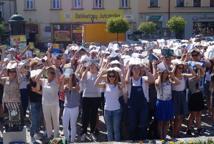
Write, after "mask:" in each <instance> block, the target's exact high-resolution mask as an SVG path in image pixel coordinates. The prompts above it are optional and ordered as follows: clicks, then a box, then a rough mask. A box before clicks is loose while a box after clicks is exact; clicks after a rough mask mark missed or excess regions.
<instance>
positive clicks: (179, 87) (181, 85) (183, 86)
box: [172, 77, 186, 91]
mask: <svg viewBox="0 0 214 144" xmlns="http://www.w3.org/2000/svg"><path fill="white" fill-rule="evenodd" d="M178 81H179V84H177V85H174V84H173V85H172V90H174V91H184V90H185V89H186V81H185V78H184V77H183V78H182V79H178Z"/></svg>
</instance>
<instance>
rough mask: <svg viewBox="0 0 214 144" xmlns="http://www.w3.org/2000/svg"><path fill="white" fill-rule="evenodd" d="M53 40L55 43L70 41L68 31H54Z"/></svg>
mask: <svg viewBox="0 0 214 144" xmlns="http://www.w3.org/2000/svg"><path fill="white" fill-rule="evenodd" d="M54 40H55V41H57V42H61V41H71V34H70V31H66V30H64V31H62V30H59V31H54Z"/></svg>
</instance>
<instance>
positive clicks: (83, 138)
mask: <svg viewBox="0 0 214 144" xmlns="http://www.w3.org/2000/svg"><path fill="white" fill-rule="evenodd" d="M85 139H86V134H83V135H82V136H81V138H80V140H81V142H84V141H85Z"/></svg>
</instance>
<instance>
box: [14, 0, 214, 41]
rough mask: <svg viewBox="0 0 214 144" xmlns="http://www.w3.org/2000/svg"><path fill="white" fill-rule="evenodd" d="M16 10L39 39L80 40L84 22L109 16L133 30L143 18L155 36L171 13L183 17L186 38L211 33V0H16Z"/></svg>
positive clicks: (213, 5)
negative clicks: (151, 24) (121, 19)
mask: <svg viewBox="0 0 214 144" xmlns="http://www.w3.org/2000/svg"><path fill="white" fill-rule="evenodd" d="M17 11H18V13H19V14H21V15H23V17H24V18H25V20H26V22H27V26H26V32H27V33H28V34H32V33H36V34H37V35H38V37H37V40H38V41H39V42H62V41H63V42H72V41H75V42H81V39H82V25H83V24H87V23H105V22H106V20H107V19H108V18H110V17H124V18H126V19H127V20H128V21H129V22H130V24H131V29H132V30H133V31H134V30H136V29H137V27H138V25H139V24H140V23H141V22H142V21H153V22H155V23H156V24H157V26H158V30H157V33H156V36H157V37H163V36H165V35H167V34H168V31H169V30H168V29H167V26H166V23H167V21H168V19H169V18H170V17H172V16H182V17H184V19H185V20H186V22H187V23H186V27H185V34H184V36H185V38H189V37H191V36H192V35H194V34H198V33H203V34H204V35H213V33H214V30H213V29H214V0H17Z"/></svg>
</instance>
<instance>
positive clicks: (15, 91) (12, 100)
mask: <svg viewBox="0 0 214 144" xmlns="http://www.w3.org/2000/svg"><path fill="white" fill-rule="evenodd" d="M6 70H7V75H6V76H5V77H3V75H2V73H1V74H0V83H1V84H2V85H4V90H3V99H2V103H3V109H4V106H6V108H7V110H8V113H9V115H10V116H9V117H12V115H11V112H12V111H16V112H17V113H18V115H19V116H18V117H19V118H20V119H17V120H16V121H17V122H16V124H17V126H18V125H19V126H20V125H21V123H22V117H21V113H19V112H21V109H22V108H21V95H20V91H19V82H18V75H17V63H16V61H10V62H9V63H8V64H7V67H6ZM14 105H16V106H17V107H16V106H14ZM4 110H5V109H4ZM11 123H12V122H11ZM9 127H10V128H12V129H15V130H17V129H16V128H17V127H16V125H13V126H12V127H11V125H10V122H9ZM9 127H7V126H6V130H7V128H9Z"/></svg>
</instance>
